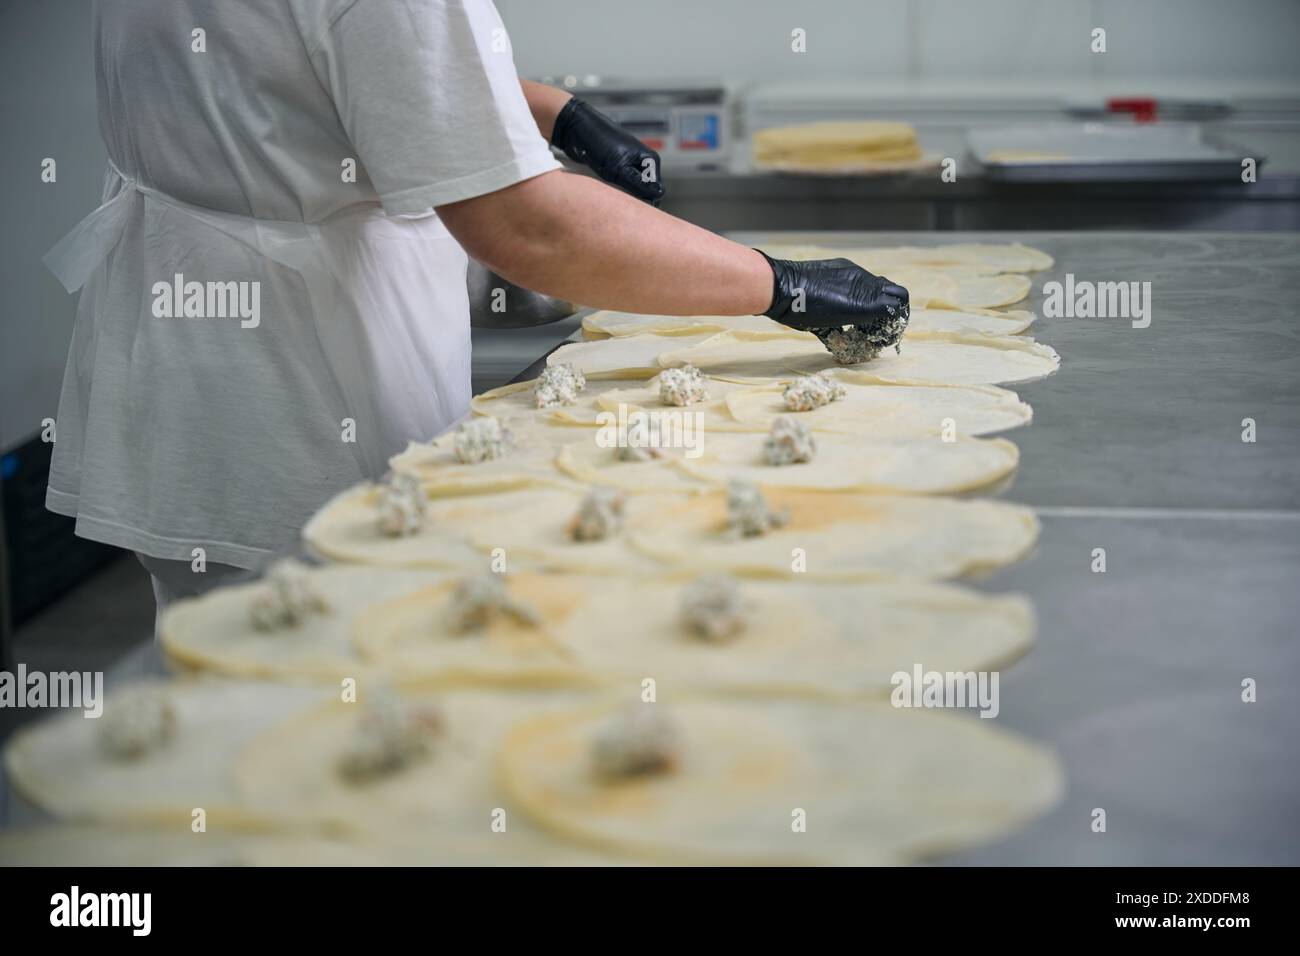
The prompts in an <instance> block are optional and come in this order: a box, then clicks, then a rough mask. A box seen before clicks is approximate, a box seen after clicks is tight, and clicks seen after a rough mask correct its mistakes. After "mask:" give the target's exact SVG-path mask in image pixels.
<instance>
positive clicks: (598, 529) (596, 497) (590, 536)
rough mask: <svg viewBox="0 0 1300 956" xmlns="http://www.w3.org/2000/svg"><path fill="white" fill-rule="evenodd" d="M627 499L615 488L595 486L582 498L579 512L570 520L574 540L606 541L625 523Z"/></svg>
mask: <svg viewBox="0 0 1300 956" xmlns="http://www.w3.org/2000/svg"><path fill="white" fill-rule="evenodd" d="M626 501H627V499H626V498H624V497H623V495H622V494H620V493H619V492H617V491H615V490H614V489H613V488H593V489H592V490H591V491H589V492H588V493H587V494H586V496H585V497H584V498H583V499H582V504H580V505H579V506H578V513H577V514H576V515H574V517H573V520H572V521H571V522H569V536H570V537H571V538H573V540H574V541H604V540H605V539H606V538H608V537H610V536H611V535H614V534H616V533H617V532H618V529H619V528H620V527H622V525H623V506H624V504H625V503H626Z"/></svg>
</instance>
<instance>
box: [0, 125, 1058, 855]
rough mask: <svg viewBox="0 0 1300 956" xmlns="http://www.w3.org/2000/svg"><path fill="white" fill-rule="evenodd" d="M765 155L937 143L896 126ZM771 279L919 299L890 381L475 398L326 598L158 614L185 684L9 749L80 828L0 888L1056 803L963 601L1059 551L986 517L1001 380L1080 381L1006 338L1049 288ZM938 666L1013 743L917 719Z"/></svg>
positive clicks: (928, 258) (324, 523) (233, 593)
mask: <svg viewBox="0 0 1300 956" xmlns="http://www.w3.org/2000/svg"><path fill="white" fill-rule="evenodd" d="M759 141H760V142H761V143H763V144H765V145H764V149H765V150H767V151H768V154H769V155H772V156H780V155H788V156H804V157H807V156H809V155H811V156H814V157H818V156H819V157H821V159H820V160H814V161H823V162H825V161H830V160H831V159H833V160H835V161H843V160H844V159H845V157H849V158H850V159H855V160H857V161H861V160H862V158H863V157H866V156H870V155H874V156H888V155H892V154H893V153H895V152H897V153H902V152H906V151H909V150H914V149H915V145H914V141H913V139H912V138H911V136H910V132H909V131H908V130H906V129H905V128H904V129H893V128H891V124H878V125H876V126H872V127H871V128H867V126H853V127H851V128H849V127H845V128H824V129H819V130H814V131H811V132H810V131H803V132H799V133H796V134H793V135H791V136H787V135H785V134H780V133H777V132H776V131H769V133H768V134H767V135H762V136H760V137H759ZM764 248H765V251H767V252H769V254H772V255H781V256H784V257H787V258H822V257H828V258H829V257H835V256H844V257H847V258H849V259H852V260H853V261H855V262H859V263H861V264H862V265H863V266H864V267H866V268H868V269H870V270H871V271H873V272H876V273H878V274H881V275H887V276H889V277H890V278H892V279H894V280H895V281H901V282H902V283H903V284H904V285H907V286H908V287H909V290H910V291H911V296H912V306H913V309H912V313H911V322H910V326H909V328H908V330H907V333H906V335H905V336H904V338H903V340H902V342H901V349H900V350H899V351H895V350H892V349H890V350H886V351H885V352H882V353H881V354H880V355H878V356H876V357H875V358H872V359H870V360H868V361H865V362H862V363H858V364H855V365H839V364H837V363H836V362H835V360H834V359H833V358H832V356H831V355H830V354H829V353H828V352H827V351H826V349H825V348H824V347H823V346H822V344H821V342H820V341H819V340H818V339H817V338H816V336H814V335H811V334H809V333H806V332H800V331H796V330H793V329H790V328H787V327H785V326H782V325H780V324H778V323H775V322H773V321H772V320H770V319H767V318H765V317H762V316H739V317H727V316H686V317H674V316H656V315H635V314H630V313H618V312H598V313H595V314H592V315H590V316H588V317H587V319H586V320H585V322H584V325H583V332H584V336H585V338H584V340H583V341H579V342H574V343H570V344H567V345H565V346H563V347H562V348H560V349H559V350H557V351H556V352H555V353H553V354H552V356H551V357H550V358H549V360H548V369H547V371H546V373H545V374H544V375H543V377H542V378H541V379H539V380H538V381H532V382H521V383H517V384H513V385H508V386H505V387H503V388H499V389H494V390H492V391H490V392H487V393H484V394H482V395H479V396H477V397H476V398H475V399H474V400H473V403H472V407H471V420H470V421H467V422H465V423H463V427H465V428H466V432H465V434H464V438H463V440H462V442H461V447H460V448H459V453H458V448H457V439H456V431H455V430H452V431H449V432H448V433H446V434H444V435H441V436H436V437H434V438H433V439H432V440H429V441H424V442H416V443H412V444H411V445H410V446H409V447H408V448H407V449H405V450H404V451H403V452H401V453H400V454H398V455H396V456H394V457H393V459H392V460H391V461H390V465H391V468H392V475H391V476H389V478H388V479H386V482H385V484H382V485H381V484H372V483H366V484H362V485H359V486H357V487H354V488H351V489H348V490H346V491H344V492H343V493H341V494H339V495H338V496H336V497H335V498H334V499H333V500H331V501H330V502H328V503H326V504H325V505H324V506H323V507H322V508H321V509H320V510H319V511H318V512H317V513H316V514H315V515H314V516H313V517H312V519H311V520H310V521H309V522H308V524H307V525H306V527H305V528H304V530H303V537H304V541H305V544H306V546H307V548H308V549H309V551H310V552H311V553H312V554H314V555H315V557H316V558H318V559H320V560H321V562H322V563H321V564H320V565H318V566H312V567H306V566H294V565H292V564H291V565H282V566H280V567H278V568H276V569H273V570H272V571H270V572H269V573H268V576H267V578H266V579H264V580H262V581H258V582H254V583H251V584H246V585H240V586H235V587H230V588H223V589H219V590H216V591H213V592H210V593H208V594H206V595H204V596H202V597H200V598H197V599H193V600H187V601H181V602H178V603H176V604H175V605H173V606H172V607H171V608H169V609H168V611H167V612H166V613H165V614H164V615H163V617H162V620H161V623H160V635H161V643H162V647H163V650H164V652H165V654H166V656H167V659H168V661H169V663H170V664H171V665H172V667H173V669H174V670H176V671H178V672H183V673H177V674H176V675H174V676H173V677H172V678H170V679H168V680H166V681H161V682H154V683H150V684H148V685H142V686H129V687H124V688H122V689H121V690H120V691H119V692H116V693H114V694H113V695H110V696H109V698H108V699H107V701H105V705H104V706H105V712H104V717H103V718H101V719H100V720H90V719H85V718H83V717H82V716H81V715H80V713H78V712H72V713H67V714H63V715H60V716H57V717H54V718H52V719H49V720H46V721H43V722H40V723H37V724H35V725H33V726H30V727H27V728H25V729H23V730H21V731H19V732H18V733H17V734H15V735H14V737H13V738H12V739H11V741H10V743H9V744H8V746H7V749H6V752H5V762H6V768H7V771H8V774H9V779H10V780H11V781H12V783H13V785H14V786H15V787H16V788H17V789H18V790H19V792H21V793H22V794H23V795H24V796H26V797H27V798H28V799H29V800H30V801H32V802H33V803H35V804H36V805H37V806H38V807H40V808H41V809H43V810H44V811H46V812H47V813H48V814H49V815H50V816H51V817H52V818H53V820H52V822H50V823H48V824H46V825H43V826H41V827H38V828H36V829H33V830H29V831H25V832H14V833H7V834H0V859H3V860H4V861H5V862H22V861H38V862H44V863H66V864H70V865H100V864H119V863H123V862H126V863H132V864H138V865H149V864H172V865H175V864H193V865H216V864H227V863H236V864H249V865H262V864H279V865H304V866H310V865H352V864H356V865H384V864H399V865H410V864H457V865H465V864H495V863H501V864H524V865H620V864H655V863H666V864H700V865H710V864H831V865H835V864H863V863H867V864H877V863H878V864H907V863H914V862H918V861H923V860H929V859H933V858H935V857H937V856H941V855H942V854H944V853H946V852H950V851H953V850H956V849H960V848H963V847H967V846H971V845H975V844H979V843H982V842H987V841H989V840H993V839H997V838H998V837H999V836H1001V835H1003V834H1005V833H1008V832H1010V831H1012V830H1014V829H1015V828H1016V827H1018V826H1021V825H1023V824H1024V823H1025V822H1026V821H1028V820H1030V819H1031V818H1033V817H1034V816H1035V815H1037V814H1039V813H1041V812H1043V811H1044V810H1045V809H1046V808H1048V807H1050V806H1051V805H1052V803H1053V802H1055V801H1056V800H1057V799H1059V794H1060V789H1061V785H1062V784H1061V774H1060V770H1059V767H1058V765H1057V762H1056V759H1055V757H1054V756H1053V754H1052V753H1051V752H1050V751H1049V750H1047V749H1046V748H1043V747H1041V746H1038V745H1036V744H1034V743H1032V742H1030V741H1027V740H1023V739H1021V738H1020V737H1018V736H1016V735H1014V734H1011V733H1008V732H1007V731H1006V730H1005V729H1003V728H1002V727H1000V726H999V724H998V721H997V720H995V719H991V718H994V717H995V716H996V712H997V710H998V709H999V708H998V702H997V698H996V694H995V693H994V694H993V696H989V694H988V688H989V686H990V683H989V678H990V676H994V677H995V676H996V674H997V672H998V670H999V669H1000V668H1002V667H1005V666H1008V665H1010V664H1012V663H1013V662H1014V661H1016V660H1017V659H1018V658H1019V657H1020V656H1022V655H1024V654H1026V653H1028V652H1029V651H1030V649H1031V647H1032V644H1033V640H1034V615H1033V610H1032V607H1031V606H1030V604H1029V603H1028V602H1027V601H1026V600H1025V599H1024V598H1022V597H1019V596H1017V595H994V594H987V593H980V592H976V591H974V590H971V589H968V588H967V587H964V586H962V584H961V583H960V581H959V580H957V579H960V578H963V577H966V576H970V575H975V574H979V573H982V572H986V571H988V570H990V569H995V568H998V567H1001V566H1004V565H1006V564H1009V563H1011V562H1014V561H1017V560H1019V559H1020V558H1022V557H1023V556H1024V555H1025V554H1026V553H1027V552H1029V551H1030V550H1031V549H1032V548H1033V546H1034V543H1035V541H1036V539H1037V536H1038V532H1039V526H1038V522H1037V520H1036V518H1035V516H1034V514H1033V512H1032V511H1031V510H1030V509H1028V508H1024V507H1022V506H1019V505H1016V504H1012V503H1008V502H1003V501H996V500H991V499H989V498H988V497H975V495H977V494H979V493H984V494H988V493H990V492H991V491H992V490H994V489H996V488H998V487H999V486H1002V485H1005V484H1006V483H1007V482H1008V481H1009V479H1010V477H1011V475H1013V473H1014V471H1015V468H1016V467H1017V464H1018V459H1019V453H1018V451H1017V449H1016V446H1015V445H1014V444H1013V443H1012V442H1011V441H1009V440H1007V438H1004V437H998V436H999V433H1007V432H1011V431H1012V430H1014V429H1016V428H1018V427H1021V426H1024V425H1026V424H1028V423H1029V422H1030V420H1031V418H1032V410H1031V409H1030V407H1029V406H1028V405H1027V404H1025V403H1024V402H1022V401H1021V400H1020V398H1019V397H1018V396H1017V395H1016V393H1015V392H1014V391H1011V390H1009V389H1008V388H1006V387H1005V386H1007V385H1010V384H1014V383H1019V382H1028V381H1033V380H1036V379H1039V378H1042V377H1044V376H1047V375H1050V374H1052V373H1053V372H1054V371H1055V370H1056V368H1057V366H1058V364H1059V359H1058V357H1057V355H1056V353H1055V352H1054V351H1053V350H1052V349H1051V348H1050V347H1048V346H1046V345H1043V344H1040V343H1038V342H1035V341H1034V340H1033V339H1032V338H1030V337H1028V336H1027V335H1025V334H1023V333H1025V332H1026V330H1027V329H1028V328H1029V327H1030V325H1031V323H1032V322H1033V321H1034V316H1033V314H1032V313H1030V312H1028V311H1024V310H1023V309H1006V308H1005V307H1006V306H1009V305H1013V304H1015V303H1017V302H1019V301H1020V300H1021V299H1023V297H1024V295H1025V294H1026V292H1027V290H1028V288H1029V279H1028V277H1027V274H1028V273H1031V272H1034V271H1037V270H1040V269H1043V268H1047V267H1048V266H1050V265H1051V264H1052V263H1051V259H1050V258H1049V257H1047V256H1045V255H1044V254H1043V253H1041V252H1038V251H1037V250H1034V249H1029V248H1028V247H1025V246H1019V245H995V244H961V245H950V246H940V247H936V248H933V249H931V248H919V247H910V246H898V247H890V248H856V247H854V248H832V247H825V246H812V245H801V246H784V247H781V246H775V245H773V246H765V247H764ZM564 365H568V366H571V367H572V370H570V369H564V368H562V367H561V366H564ZM573 371H576V372H581V373H583V374H584V375H585V384H584V383H583V382H582V381H581V380H580V378H579V376H577V375H575V374H572V372H573ZM814 375H815V376H818V378H816V379H811V380H808V379H805V377H806V376H814ZM678 402H685V404H676V403H678ZM489 419H492V420H495V423H496V424H493V422H492V421H490V420H489ZM498 426H499V427H498ZM503 433H504V434H507V435H508V439H507V440H505V441H501V440H500V439H501V435H502V434H503ZM462 456H463V457H464V459H467V460H462ZM475 458H481V459H482V460H479V461H472V459H475ZM778 462H779V463H778ZM918 672H919V674H920V675H922V679H924V675H936V674H937V675H939V676H940V678H941V681H946V684H945V686H946V687H947V689H948V691H950V692H951V693H952V694H955V695H957V696H956V699H955V700H951V699H945V700H944V701H943V702H942V704H943V707H946V708H948V709H953V708H954V707H958V708H959V707H961V706H964V705H965V706H971V707H973V708H974V709H977V710H979V711H980V713H981V716H983V717H987V718H990V719H981V717H980V716H976V715H975V714H972V713H965V714H953V713H944V712H943V709H942V708H940V709H936V708H935V707H932V706H928V705H923V706H917V705H916V704H917V701H916V697H915V694H914V693H902V692H901V689H900V688H901V687H902V686H904V685H905V684H906V682H904V685H900V683H899V675H900V674H902V675H904V676H906V677H909V679H911V680H912V681H913V682H915V680H917V679H918ZM981 680H982V681H984V683H983V684H981V683H980V681H981ZM991 686H992V687H993V688H994V689H995V688H996V686H997V685H996V684H992V685H991ZM963 702H964V703H963ZM196 815H197V816H196ZM198 816H201V817H202V818H203V819H204V821H205V823H206V826H207V828H206V831H203V832H194V831H193V830H191V824H192V823H193V821H194V820H196V819H197V818H198Z"/></svg>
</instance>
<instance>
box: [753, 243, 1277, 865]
mask: <svg viewBox="0 0 1300 956" xmlns="http://www.w3.org/2000/svg"><path fill="white" fill-rule="evenodd" d="M766 235H770V234H766ZM735 238H737V239H739V240H740V241H743V242H751V243H753V242H759V241H761V240H762V239H763V238H764V236H761V235H759V234H754V233H750V234H745V235H740V236H736V237H735ZM778 238H779V239H780V240H781V241H792V240H794V241H802V240H817V239H819V238H820V239H821V240H822V241H825V242H833V243H834V244H836V245H839V246H841V247H843V246H845V245H852V244H854V243H855V242H860V243H864V244H866V243H870V244H874V245H892V244H909V245H939V244H943V243H946V242H962V241H978V240H980V239H988V240H991V241H1019V242H1024V243H1028V244H1029V245H1032V246H1035V247H1037V248H1040V249H1043V250H1044V251H1046V252H1049V253H1051V254H1052V255H1053V256H1054V257H1055V258H1056V265H1055V266H1054V267H1053V268H1052V269H1051V270H1050V271H1047V272H1042V273H1038V274H1036V275H1035V276H1034V277H1033V280H1034V288H1033V291H1032V293H1031V298H1030V300H1029V303H1028V305H1027V306H1025V307H1029V308H1033V309H1034V310H1035V311H1038V312H1039V313H1040V318H1039V320H1038V322H1036V323H1035V325H1034V326H1033V328H1032V329H1031V333H1032V334H1033V335H1034V337H1035V338H1037V339H1039V340H1040V341H1042V342H1046V343H1047V344H1049V345H1051V346H1052V347H1053V348H1055V349H1056V350H1057V351H1058V352H1060V354H1061V369H1060V371H1059V372H1057V374H1056V375H1053V376H1051V377H1050V378H1047V379H1044V380H1042V381H1040V382H1033V383H1030V384H1027V385H1021V386H1016V388H1015V390H1016V391H1017V392H1019V393H1020V395H1021V396H1022V397H1023V398H1024V399H1025V401H1027V402H1029V403H1030V404H1031V405H1032V406H1033V408H1034V421H1033V423H1032V424H1031V425H1030V426H1028V427H1027V428H1022V429H1019V430H1017V431H1013V432H1009V433H1008V434H1007V437H1008V438H1010V439H1011V440H1012V441H1014V442H1015V443H1016V444H1017V445H1018V446H1019V447H1020V452H1021V461H1020V468H1019V471H1018V473H1017V475H1016V480H1015V481H1014V483H1013V484H1012V485H1011V487H1010V489H1009V490H1007V491H1006V492H1005V497H1006V498H1008V499H1009V500H1014V501H1020V502H1023V503H1025V504H1029V505H1033V506H1034V507H1035V508H1036V509H1037V510H1038V512H1039V515H1040V518H1041V520H1042V522H1043V531H1042V537H1041V540H1040V542H1039V545H1038V547H1037V549H1036V550H1035V552H1034V554H1032V555H1031V556H1030V557H1029V558H1028V559H1027V560H1025V561H1023V562H1021V563H1019V564H1016V565H1014V566H1013V567H1010V568H1005V569H1003V570H1001V571H999V572H997V573H996V574H994V575H992V576H991V577H989V578H987V579H985V580H982V581H979V582H977V586H978V587H980V588H982V589H985V588H986V589H989V590H993V591H1021V592H1024V593H1026V594H1028V595H1029V596H1030V597H1031V598H1032V599H1033V601H1034V604H1035V606H1036V609H1037V612H1038V621H1039V623H1038V641H1037V644H1036V646H1035V647H1034V648H1033V649H1032V650H1031V651H1030V652H1029V654H1028V655H1027V656H1026V657H1025V658H1023V659H1022V660H1021V661H1019V662H1017V663H1015V664H1013V665H1011V666H1010V667H1008V668H1006V669H1005V670H1004V672H1003V674H1002V684H1001V700H1002V712H1001V714H1000V715H999V716H998V718H997V724H998V725H999V726H1001V727H1002V728H1003V729H1009V730H1014V731H1019V732H1021V733H1023V734H1025V735H1027V736H1029V737H1032V738H1035V739H1037V740H1040V741H1044V742H1046V743H1048V744H1050V745H1052V746H1053V747H1055V748H1056V750H1057V752H1058V754H1059V756H1060V758H1061V760H1062V762H1063V764H1064V767H1065V771H1066V775H1067V778H1068V780H1067V792H1066V796H1065V799H1064V801H1063V802H1062V803H1061V805H1060V806H1059V807H1058V808H1057V809H1056V810H1055V811H1053V812H1052V813H1050V814H1049V815H1048V816H1046V817H1045V818H1043V819H1042V820H1040V821H1038V822H1036V823H1035V824H1033V825H1032V826H1030V827H1029V828H1028V829H1026V830H1024V831H1021V832H1020V833H1018V834H1016V835H1015V836H1013V837H1011V838H1010V839H1007V840H1005V841H1003V842H1001V843H999V844H994V845H991V846H989V847H985V848H983V849H980V850H975V851H972V852H969V853H964V854H962V855H960V856H959V857H956V858H949V861H952V862H960V863H971V864H994V863H1027V864H1051V863H1057V864H1059V863H1073V864H1121V863H1134V864H1170V865H1185V864H1187V865H1190V864H1202V865H1206V864H1257V863H1275V864H1277V863H1287V864H1297V863H1300V814H1298V813H1297V812H1296V811H1297V808H1300V760H1297V759H1296V743H1295V741H1296V737H1297V735H1298V734H1300V694H1297V693H1296V688H1297V687H1300V631H1297V627H1298V624H1297V622H1300V237H1297V236H1296V235H1293V234H1292V235H1241V234H1187V233H1182V234H1170V233H1118V234H1115V233H1112V234H1106V233H1101V234H1098V233H1037V234H1036V233H1014V234H979V233H955V234H948V235H943V236H934V235H918V234H915V233H901V234H900V233H895V234H884V233H833V234H822V235H820V236H819V235H818V234H815V233H812V234H784V235H779V236H778ZM1067 272H1069V273H1073V274H1074V275H1075V277H1076V278H1077V279H1086V280H1093V281H1106V280H1111V281H1118V280H1137V281H1149V282H1151V283H1152V301H1153V315H1152V321H1151V325H1150V327H1149V328H1146V329H1135V328H1132V326H1131V325H1130V323H1129V322H1128V321H1125V320H1121V319H1046V318H1042V317H1041V302H1042V288H1043V283H1044V282H1046V281H1049V280H1053V279H1056V280H1060V279H1062V278H1063V277H1064V276H1065V274H1066V273H1067ZM903 347H904V348H906V347H907V346H906V340H904V346H903ZM1243 418H1253V419H1255V422H1256V426H1257V441H1256V442H1255V443H1253V444H1248V443H1244V442H1243V441H1242V440H1241V434H1242V424H1241V421H1242V419H1243ZM1096 548H1104V549H1105V551H1106V558H1107V569H1106V571H1105V573H1094V572H1093V571H1092V569H1091V568H1092V563H1093V551H1094V549H1096ZM1246 678H1253V679H1254V680H1255V681H1256V682H1257V685H1258V701H1257V702H1256V703H1244V702H1242V700H1241V693H1242V681H1243V680H1244V679H1246ZM972 719H975V718H972ZM1098 807H1100V808H1103V809H1105V810H1106V812H1107V831H1106V832H1105V833H1094V832H1092V830H1091V828H1090V824H1091V821H1092V817H1091V814H1092V811H1093V810H1094V809H1095V808H1098Z"/></svg>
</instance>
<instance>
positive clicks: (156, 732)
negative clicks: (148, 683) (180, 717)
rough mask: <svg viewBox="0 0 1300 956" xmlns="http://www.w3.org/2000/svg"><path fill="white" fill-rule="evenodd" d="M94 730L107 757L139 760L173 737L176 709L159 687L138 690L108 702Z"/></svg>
mask: <svg viewBox="0 0 1300 956" xmlns="http://www.w3.org/2000/svg"><path fill="white" fill-rule="evenodd" d="M97 729H98V732H99V746H100V749H101V750H103V751H104V753H106V754H107V755H108V756H109V757H111V758H112V759H114V760H138V759H139V758H141V757H143V756H144V755H145V754H147V753H150V752H151V751H154V750H157V749H158V748H160V747H162V746H163V745H164V744H166V743H167V742H168V741H170V740H171V739H172V737H174V736H175V734H176V710H175V708H174V707H173V706H172V702H171V699H170V698H169V697H168V696H167V693H166V691H164V690H163V689H162V688H161V687H137V688H133V689H131V690H129V691H124V692H122V693H120V694H118V695H116V696H115V697H113V698H111V699H110V700H109V701H108V703H107V704H106V705H105V706H104V714H103V716H102V717H100V718H99V727H98V728H97Z"/></svg>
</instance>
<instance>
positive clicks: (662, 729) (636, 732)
mask: <svg viewBox="0 0 1300 956" xmlns="http://www.w3.org/2000/svg"><path fill="white" fill-rule="evenodd" d="M680 753H681V741H680V739H679V735H678V732H677V727H676V725H675V724H674V723H673V722H672V721H671V720H669V719H668V718H667V717H666V716H664V715H662V714H661V713H660V712H659V705H658V704H638V705H635V706H634V707H632V708H631V709H629V710H627V711H625V712H623V713H621V714H619V715H618V716H616V717H614V718H612V719H611V720H610V721H609V723H607V724H606V725H605V726H604V727H603V728H601V730H600V731H599V732H598V733H597V734H596V738H595V740H594V741H592V749H591V756H592V767H593V769H594V770H595V773H596V775H597V776H598V777H602V778H604V779H606V780H619V779H623V778H627V777H639V776H646V775H649V774H655V773H666V772H668V771H670V770H672V769H673V768H674V767H675V766H676V765H677V763H678V760H679V759H680Z"/></svg>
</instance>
